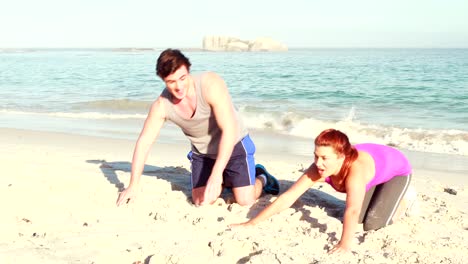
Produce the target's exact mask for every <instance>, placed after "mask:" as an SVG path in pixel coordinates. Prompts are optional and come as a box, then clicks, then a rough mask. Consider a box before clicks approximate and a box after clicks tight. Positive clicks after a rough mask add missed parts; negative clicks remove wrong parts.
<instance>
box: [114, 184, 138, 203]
mask: <svg viewBox="0 0 468 264" xmlns="http://www.w3.org/2000/svg"><path fill="white" fill-rule="evenodd" d="M136 195H137V190H136V188H130V187H129V188H127V189H125V190H123V191H122V192H121V193H120V194H119V198H117V206H121V205H122V204H128V203H132V202H134V201H135V197H136Z"/></svg>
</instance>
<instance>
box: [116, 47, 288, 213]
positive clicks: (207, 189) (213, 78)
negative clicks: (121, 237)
mask: <svg viewBox="0 0 468 264" xmlns="http://www.w3.org/2000/svg"><path fill="white" fill-rule="evenodd" d="M190 66H191V64H190V61H189V60H188V58H187V57H185V56H184V55H183V54H182V53H181V52H180V51H179V50H176V49H167V50H165V51H163V52H162V53H161V54H160V56H159V58H158V61H157V64H156V74H157V75H158V76H159V77H160V78H161V79H162V80H163V81H164V83H165V84H166V88H165V89H164V90H163V92H162V93H161V95H160V96H159V97H158V98H157V99H156V101H155V102H154V103H153V104H152V106H151V109H150V111H149V114H148V116H147V118H146V121H145V124H144V127H143V130H142V131H141V133H140V136H139V138H138V141H137V143H136V146H135V150H134V153H133V161H132V170H131V179H130V184H129V186H128V188H127V189H125V190H124V191H122V192H121V193H120V195H119V198H118V200H117V205H122V204H124V203H128V202H129V201H130V200H131V199H133V198H134V197H135V195H136V193H137V191H138V189H139V187H138V185H139V181H140V177H141V174H142V172H143V168H144V164H145V161H146V158H147V156H148V153H149V150H150V147H151V145H152V143H153V142H154V140H155V139H156V137H157V136H158V134H159V130H160V129H161V127H162V125H163V123H164V122H165V121H166V120H170V121H172V122H174V123H175V124H176V125H178V126H179V127H180V128H181V129H182V131H183V132H184V134H185V135H186V136H187V138H188V139H189V140H190V142H191V148H192V150H191V151H190V153H189V155H188V158H189V159H190V161H191V163H192V166H191V167H192V175H191V182H192V201H193V203H194V204H195V205H205V204H212V203H214V202H215V201H216V199H217V198H218V197H219V196H220V194H221V191H222V187H231V188H232V191H233V194H234V198H235V199H236V202H237V203H239V204H240V205H243V206H250V205H252V204H253V203H254V202H255V201H256V199H257V198H258V197H259V196H260V195H261V194H262V190H264V191H265V192H267V193H270V194H278V193H279V184H278V181H277V180H276V179H275V178H274V177H273V176H272V175H270V174H269V173H268V172H267V171H266V169H265V168H264V167H263V166H262V165H255V162H254V153H255V145H254V143H253V142H252V140H251V139H250V137H249V135H248V132H247V130H246V128H245V126H244V124H243V123H242V121H241V120H240V119H239V115H238V113H237V111H236V110H235V108H234V105H233V104H232V102H231V97H230V95H229V92H228V89H227V87H226V84H225V83H224V81H223V79H222V78H221V77H220V76H218V75H217V74H215V73H213V72H207V73H203V74H201V75H198V76H192V75H191V74H190Z"/></svg>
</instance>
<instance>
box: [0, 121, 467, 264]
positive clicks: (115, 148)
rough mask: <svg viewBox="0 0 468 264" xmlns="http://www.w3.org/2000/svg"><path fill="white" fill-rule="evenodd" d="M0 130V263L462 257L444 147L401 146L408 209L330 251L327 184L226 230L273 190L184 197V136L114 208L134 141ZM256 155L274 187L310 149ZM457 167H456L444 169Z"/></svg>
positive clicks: (461, 227) (339, 207)
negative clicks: (252, 200) (206, 199)
mask: <svg viewBox="0 0 468 264" xmlns="http://www.w3.org/2000/svg"><path fill="white" fill-rule="evenodd" d="M0 133H1V135H2V136H1V137H0V142H1V146H2V148H1V149H0V160H1V174H2V177H1V178H0V198H1V199H0V201H1V202H0V209H1V213H2V224H1V225H0V263H8V264H9V263H224V264H226V263H460V264H461V263H468V254H467V253H468V244H467V242H466V241H467V238H468V236H467V234H468V220H467V219H468V217H467V213H468V210H467V209H468V192H467V182H468V180H467V179H468V178H467V175H466V172H467V171H468V170H466V167H463V165H460V164H464V161H466V160H467V159H466V157H460V156H456V157H451V156H449V155H444V156H443V157H444V159H443V161H444V162H440V163H438V164H434V163H433V162H431V163H430V164H428V163H427V162H424V161H426V160H427V159H426V157H425V156H424V154H412V155H410V160H415V166H414V177H413V181H412V186H413V188H414V191H415V192H413V193H412V194H413V195H414V197H415V199H414V201H415V203H414V204H413V207H412V208H411V210H410V211H408V216H407V217H405V218H403V219H401V220H400V221H398V222H396V223H394V224H393V225H391V226H388V227H386V228H383V229H380V230H377V231H371V232H367V233H364V232H362V231H360V232H358V233H356V236H355V240H356V246H355V247H354V253H353V254H349V255H345V256H343V257H338V256H336V255H328V254H327V250H328V249H329V248H330V247H331V246H332V245H334V244H335V243H336V242H337V240H338V239H339V238H340V235H341V229H342V224H341V216H342V212H343V209H344V201H343V199H344V196H343V195H341V194H339V193H337V192H335V191H334V190H332V189H331V188H330V186H328V185H317V186H315V187H314V188H312V189H310V190H309V191H307V192H306V193H305V194H304V195H303V196H302V197H301V198H300V200H298V201H297V202H296V203H295V204H294V205H293V206H292V207H291V208H289V209H287V210H285V211H283V212H282V213H280V214H278V215H275V216H273V217H272V218H271V219H269V220H267V221H265V222H263V223H261V224H259V225H258V226H256V227H253V228H246V229H234V230H231V229H230V228H228V225H229V224H231V223H237V222H242V221H245V220H247V219H249V218H250V217H252V216H253V215H255V214H256V213H257V212H258V211H259V210H261V209H262V208H264V207H265V206H266V205H268V204H269V203H271V202H272V201H273V200H274V199H275V198H276V196H271V195H264V196H262V197H261V198H260V199H259V200H258V202H257V203H256V204H255V205H254V206H253V207H251V208H244V207H241V206H239V205H237V204H233V203H232V197H231V196H230V195H229V193H224V194H223V196H222V198H220V199H218V200H217V202H216V203H215V204H214V205H211V206H204V207H195V206H193V205H192V204H191V203H190V195H191V194H190V186H189V183H190V182H189V174H190V164H189V161H188V160H187V159H186V158H185V155H186V153H187V150H188V143H187V144H184V145H177V144H164V143H161V142H156V143H155V144H154V145H153V149H152V152H151V154H150V156H149V159H148V161H147V163H146V164H147V166H146V168H145V172H144V175H143V177H142V185H141V186H142V189H141V193H140V195H139V196H138V198H137V200H136V201H135V202H134V203H132V204H129V205H126V206H123V207H117V206H116V204H115V202H116V199H117V196H118V193H119V190H122V188H124V186H126V185H127V183H128V181H129V178H130V162H131V158H132V152H133V146H134V143H135V142H134V141H130V140H119V139H110V138H103V137H91V136H81V135H72V134H63V133H53V132H38V131H29V130H17V129H6V128H2V129H0ZM253 139H254V141H255V137H253ZM258 141H259V142H260V141H261V139H259V140H258ZM256 160H257V163H262V164H263V165H265V166H266V167H267V168H268V170H269V171H270V172H271V173H272V174H273V175H275V176H276V177H277V178H278V179H279V181H280V184H281V188H282V190H281V192H283V191H285V190H286V189H287V188H288V187H289V186H291V185H292V184H293V182H294V181H295V180H296V179H297V178H298V177H299V176H300V175H301V170H302V169H303V168H305V167H306V166H308V165H309V162H310V160H311V157H310V158H309V159H308V158H307V157H299V156H297V157H293V156H284V155H280V154H278V153H276V154H272V152H270V151H268V149H267V148H262V146H257V154H256ZM437 160H439V161H440V158H437ZM451 160H457V161H458V162H457V163H456V164H455V165H452V164H450V162H451ZM443 163H445V164H443ZM431 165H432V166H435V165H443V166H437V167H438V170H437V171H436V170H435V169H434V168H432V167H431ZM454 166H455V167H456V166H459V167H460V168H458V167H457V169H452V170H449V168H453V167H454Z"/></svg>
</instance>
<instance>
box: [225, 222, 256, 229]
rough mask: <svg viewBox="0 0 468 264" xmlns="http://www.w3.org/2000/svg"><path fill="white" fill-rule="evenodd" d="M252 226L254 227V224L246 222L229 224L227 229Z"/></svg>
mask: <svg viewBox="0 0 468 264" xmlns="http://www.w3.org/2000/svg"><path fill="white" fill-rule="evenodd" d="M254 225H255V224H254V223H252V222H250V221H247V222H244V223H237V224H230V225H229V228H231V229H236V228H242V227H252V226H254Z"/></svg>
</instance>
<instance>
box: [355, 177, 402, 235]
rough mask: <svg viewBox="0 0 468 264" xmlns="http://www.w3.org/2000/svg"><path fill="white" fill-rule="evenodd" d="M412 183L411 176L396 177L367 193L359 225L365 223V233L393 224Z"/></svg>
mask: <svg viewBox="0 0 468 264" xmlns="http://www.w3.org/2000/svg"><path fill="white" fill-rule="evenodd" d="M410 181H411V174H410V175H405V176H395V177H393V178H392V179H391V180H389V181H388V182H384V183H381V184H379V185H377V186H374V187H372V188H371V189H370V190H369V191H367V192H366V196H364V201H363V203H362V209H361V214H360V215H359V223H364V231H368V230H375V229H379V228H382V227H384V226H387V225H390V224H392V218H393V216H394V215H395V212H396V210H397V209H398V206H399V204H400V202H401V200H402V199H403V196H404V195H405V193H406V190H407V189H408V186H409V184H410Z"/></svg>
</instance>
